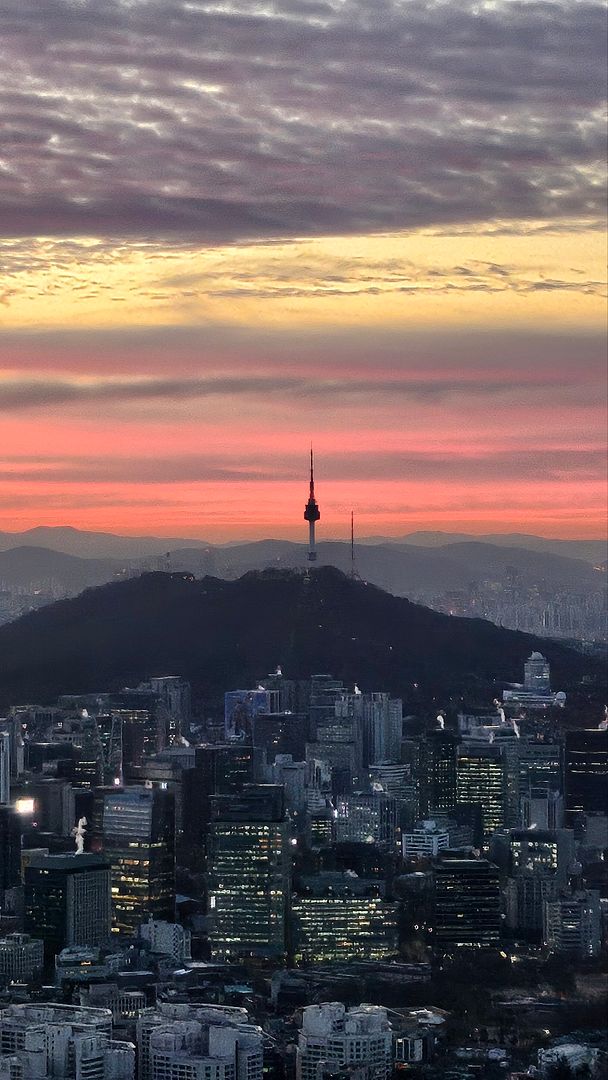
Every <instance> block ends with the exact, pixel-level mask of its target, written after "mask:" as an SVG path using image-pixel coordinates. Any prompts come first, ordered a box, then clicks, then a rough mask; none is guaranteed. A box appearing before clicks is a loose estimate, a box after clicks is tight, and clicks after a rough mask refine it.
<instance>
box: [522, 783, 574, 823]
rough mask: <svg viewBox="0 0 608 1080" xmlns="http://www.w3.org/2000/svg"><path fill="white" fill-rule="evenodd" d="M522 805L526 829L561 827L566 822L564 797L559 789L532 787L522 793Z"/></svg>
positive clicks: (523, 821)
mask: <svg viewBox="0 0 608 1080" xmlns="http://www.w3.org/2000/svg"><path fill="white" fill-rule="evenodd" d="M520 807H521V824H522V827H523V828H524V829H532V828H533V829H561V827H562V825H563V823H564V799H563V796H562V795H561V794H560V792H559V791H551V790H550V788H546V787H531V788H529V789H528V792H527V793H526V794H525V795H522V797H521V799H520Z"/></svg>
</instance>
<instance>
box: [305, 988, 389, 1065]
mask: <svg viewBox="0 0 608 1080" xmlns="http://www.w3.org/2000/svg"><path fill="white" fill-rule="evenodd" d="M392 1065H393V1036H392V1029H391V1025H390V1023H389V1021H388V1017H387V1011H386V1009H384V1008H382V1007H381V1006H379V1005H360V1006H358V1007H356V1008H351V1009H347V1008H346V1006H345V1005H343V1004H342V1003H341V1002H339V1001H332V1002H327V1003H325V1004H323V1005H309V1006H307V1008H305V1009H304V1010H303V1011H302V1030H301V1032H300V1034H299V1036H298V1046H297V1051H296V1080H319V1077H320V1076H321V1074H322V1072H323V1071H324V1069H325V1068H326V1067H327V1066H330V1067H331V1066H339V1067H349V1068H352V1067H355V1068H362V1069H364V1070H365V1077H366V1080H388V1077H389V1076H390V1074H391V1071H392Z"/></svg>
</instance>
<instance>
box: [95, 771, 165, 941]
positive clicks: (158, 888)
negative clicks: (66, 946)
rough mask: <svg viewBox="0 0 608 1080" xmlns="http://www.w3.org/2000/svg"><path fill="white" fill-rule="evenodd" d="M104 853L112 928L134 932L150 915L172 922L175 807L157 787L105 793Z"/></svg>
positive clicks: (120, 931) (116, 930)
mask: <svg viewBox="0 0 608 1080" xmlns="http://www.w3.org/2000/svg"><path fill="white" fill-rule="evenodd" d="M101 814H102V820H101V832H102V837H103V850H104V853H105V855H106V857H107V858H108V859H109V860H110V862H111V864H112V929H113V931H114V932H115V933H126V934H133V933H135V932H136V931H137V927H138V926H139V924H140V923H142V922H143V921H144V920H145V919H147V918H148V917H149V916H150V915H151V916H152V917H153V918H154V919H166V920H167V921H168V922H172V921H173V916H174V912H175V803H174V799H173V795H172V794H171V792H169V791H164V790H163V789H162V788H160V787H154V788H143V787H125V788H114V789H112V790H107V791H106V792H105V793H104V794H103V805H102V809H101Z"/></svg>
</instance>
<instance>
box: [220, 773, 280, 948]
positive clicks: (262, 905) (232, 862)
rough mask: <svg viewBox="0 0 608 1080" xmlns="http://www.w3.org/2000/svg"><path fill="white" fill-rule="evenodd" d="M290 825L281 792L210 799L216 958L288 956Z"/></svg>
mask: <svg viewBox="0 0 608 1080" xmlns="http://www.w3.org/2000/svg"><path fill="white" fill-rule="evenodd" d="M290 847H291V845H290V838H289V823H288V821H287V818H286V816H285V801H284V793H283V789H282V788H281V787H278V786H276V785H272V784H258V785H253V784H252V785H251V786H249V787H245V788H244V790H243V792H242V793H241V794H238V795H232V796H222V795H217V796H213V797H212V798H211V822H210V825H209V850H208V873H207V887H208V913H209V919H210V929H209V939H210V942H211V950H212V955H213V957H214V958H222V959H237V958H246V957H257V958H275V959H280V958H282V957H283V956H284V954H285V951H286V917H287V905H288V898H289V881H290Z"/></svg>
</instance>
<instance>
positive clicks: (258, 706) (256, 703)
mask: <svg viewBox="0 0 608 1080" xmlns="http://www.w3.org/2000/svg"><path fill="white" fill-rule="evenodd" d="M271 700H272V698H271V694H270V692H269V691H268V690H264V689H259V690H228V691H227V692H226V693H225V694H224V735H225V737H226V739H240V740H242V741H243V742H246V743H251V742H252V739H253V729H254V720H255V717H256V715H257V714H258V713H264V714H266V713H269V712H270V711H271Z"/></svg>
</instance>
